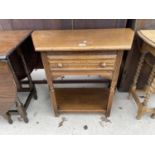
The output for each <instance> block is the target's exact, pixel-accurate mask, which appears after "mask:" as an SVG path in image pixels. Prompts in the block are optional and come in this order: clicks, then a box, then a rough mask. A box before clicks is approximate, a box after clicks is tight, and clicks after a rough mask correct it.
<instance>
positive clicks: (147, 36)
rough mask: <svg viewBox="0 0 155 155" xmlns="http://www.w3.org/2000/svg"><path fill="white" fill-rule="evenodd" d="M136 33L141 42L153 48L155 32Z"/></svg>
mask: <svg viewBox="0 0 155 155" xmlns="http://www.w3.org/2000/svg"><path fill="white" fill-rule="evenodd" d="M137 33H138V35H139V37H140V38H141V39H143V41H145V42H146V43H148V44H149V45H150V46H152V47H155V30H139V31H138V32H137Z"/></svg>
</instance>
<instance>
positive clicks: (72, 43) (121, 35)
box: [32, 28, 134, 52]
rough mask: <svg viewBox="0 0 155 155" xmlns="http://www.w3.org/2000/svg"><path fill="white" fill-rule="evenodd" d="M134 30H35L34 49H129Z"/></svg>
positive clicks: (33, 35) (33, 36)
mask: <svg viewBox="0 0 155 155" xmlns="http://www.w3.org/2000/svg"><path fill="white" fill-rule="evenodd" d="M133 37H134V32H133V31H132V30H131V29H124V28H122V29H87V30H51V31H48V30H47V31H44V30H43V31H35V32H33V34H32V38H33V42H34V46H35V50H36V51H77V50H79V51H86V50H89V51H94V52H95V50H129V49H130V48H131V46H132V41H133Z"/></svg>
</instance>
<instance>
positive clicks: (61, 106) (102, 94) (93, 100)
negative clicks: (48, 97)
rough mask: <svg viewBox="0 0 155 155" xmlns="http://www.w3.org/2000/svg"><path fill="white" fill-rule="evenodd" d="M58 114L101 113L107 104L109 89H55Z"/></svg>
mask: <svg viewBox="0 0 155 155" xmlns="http://www.w3.org/2000/svg"><path fill="white" fill-rule="evenodd" d="M55 94H56V100H57V106H58V111H59V112H102V113H105V112H106V109H107V104H108V96H109V89H103V88H56V89H55Z"/></svg>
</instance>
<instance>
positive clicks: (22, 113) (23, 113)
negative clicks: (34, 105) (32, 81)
mask: <svg viewBox="0 0 155 155" xmlns="http://www.w3.org/2000/svg"><path fill="white" fill-rule="evenodd" d="M16 105H17V110H18V113H19V114H20V116H21V117H22V118H23V119H24V122H25V123H28V121H29V120H28V118H27V113H26V110H25V108H24V106H23V104H22V103H21V102H20V100H19V99H17V101H16Z"/></svg>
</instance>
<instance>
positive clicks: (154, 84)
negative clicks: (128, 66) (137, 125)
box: [129, 30, 155, 119]
mask: <svg viewBox="0 0 155 155" xmlns="http://www.w3.org/2000/svg"><path fill="white" fill-rule="evenodd" d="M137 33H138V36H139V37H140V38H141V39H142V41H143V43H142V47H141V51H140V52H141V53H142V55H141V58H140V60H139V64H138V67H137V71H136V74H135V77H134V80H133V84H132V86H131V88H130V92H129V95H130V94H131V95H132V96H133V98H134V100H135V102H136V104H137V106H138V113H137V119H140V118H141V117H142V116H143V115H144V114H145V113H151V114H152V115H151V117H152V118H155V108H149V107H148V102H149V99H150V95H151V94H152V93H154V92H155V62H149V61H148V60H147V55H148V54H151V56H152V57H155V30H139V31H138V32H137ZM144 62H145V63H147V64H148V65H149V66H150V67H151V68H152V70H151V72H150V75H149V78H148V81H147V84H146V86H145V88H144V93H145V95H144V100H143V101H140V99H139V97H138V95H137V94H136V89H137V82H138V79H139V76H140V73H141V69H142V66H143V64H144Z"/></svg>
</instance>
